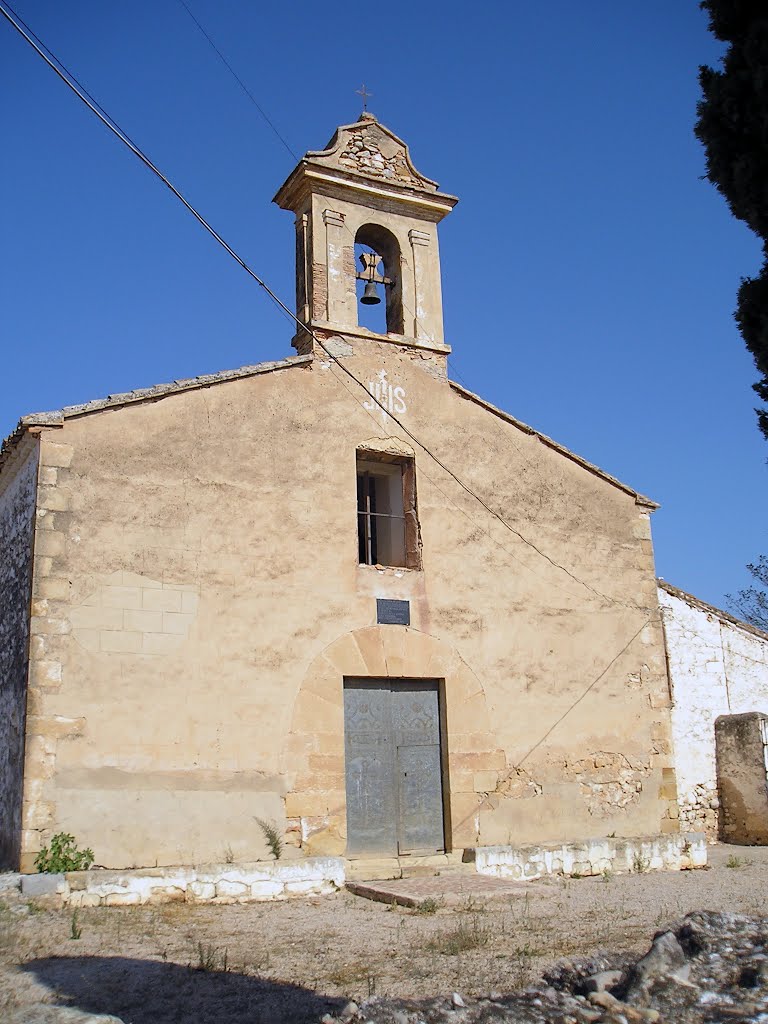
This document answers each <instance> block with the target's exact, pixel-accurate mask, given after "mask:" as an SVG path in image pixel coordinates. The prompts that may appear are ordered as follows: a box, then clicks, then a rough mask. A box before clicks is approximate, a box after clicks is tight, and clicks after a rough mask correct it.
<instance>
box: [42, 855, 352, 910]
mask: <svg viewBox="0 0 768 1024" xmlns="http://www.w3.org/2000/svg"><path fill="white" fill-rule="evenodd" d="M344 881H345V872H344V861H343V859H342V858H341V857H308V858H307V859H306V860H300V861H287V862H286V863H284V864H282V863H269V862H262V861H259V862H258V863H253V864H207V865H204V866H202V867H199V868H194V867H177V868H172V867H168V868H139V869H131V870H128V871H111V870H109V871H101V870H95V871H94V870H90V871H70V872H67V873H66V874H65V875H62V876H59V882H58V885H57V887H56V892H57V893H58V895H59V896H61V897H62V900H63V902H64V904H65V905H68V906H70V907H98V906H107V907H114V906H138V905H140V904H144V903H172V902H176V901H178V902H187V903H252V902H259V901H264V900H283V899H289V898H290V897H292V896H323V895H326V894H328V893H332V892H336V891H337V890H338V889H341V888H343V886H344Z"/></svg>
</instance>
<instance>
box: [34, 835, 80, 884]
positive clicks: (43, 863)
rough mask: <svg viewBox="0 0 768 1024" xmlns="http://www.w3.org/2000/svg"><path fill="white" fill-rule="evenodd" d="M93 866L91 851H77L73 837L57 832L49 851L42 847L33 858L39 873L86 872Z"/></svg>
mask: <svg viewBox="0 0 768 1024" xmlns="http://www.w3.org/2000/svg"><path fill="white" fill-rule="evenodd" d="M91 864H93V850H91V849H90V848H86V849H85V850H78V848H77V843H76V842H75V837H74V836H71V835H69V833H68V832H57V833H56V835H55V836H54V837H53V839H51V847H50V849H49V848H48V847H47V846H44V847H43V848H42V850H41V851H40V853H38V855H37V856H36V857H35V867H36V868H37V870H38V871H40V872H45V873H51V874H59V873H60V872H62V871H87V870H88V868H89V867H90V866H91Z"/></svg>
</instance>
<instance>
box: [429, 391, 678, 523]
mask: <svg viewBox="0 0 768 1024" xmlns="http://www.w3.org/2000/svg"><path fill="white" fill-rule="evenodd" d="M448 383H449V384H450V386H451V387H452V388H453V389H454V391H457V392H458V393H459V394H460V395H461V396H462V397H463V398H466V399H467V400H468V401H470V402H476V403H477V404H478V405H481V406H482V407H483V408H484V409H487V410H488V411H489V412H492V413H493V414H494V415H495V416H498V417H499V418H500V419H503V420H506V421H507V422H508V423H511V424H512V425H513V426H515V427H517V428H518V430H522V432H523V433H524V434H531V435H533V436H535V437H537V438H538V439H539V440H540V441H541V442H542V443H543V444H545V445H546V446H547V447H548V448H552V449H553V450H554V451H556V452H560V454H561V455H564V456H565V457H566V458H568V459H571V461H572V462H575V463H576V464H577V465H579V466H581V467H582V468H583V469H586V470H587V471H588V472H589V473H592V474H594V476H598V477H600V479H601V480H605V481H606V483H609V484H612V485H613V486H614V487H617V488H618V489H619V490H620V491H624V493H625V494H629V495H631V496H632V497H633V498H634V499H635V503H636V504H637V505H643V506H644V507H646V508H648V509H650V510H651V511H655V510H656V509H657V508H659V507H660V506H659V503H658V502H656V501H653V499H652V498H648V497H646V496H645V495H644V494H641V493H640V492H639V491H636V490H635V489H634V487H630V486H629V485H628V484H625V483H622V481H621V480H619V479H618V478H617V477H615V476H611V474H610V473H606V471H605V470H604V469H600V467H599V466H596V465H594V463H592V462H588V461H587V460H586V459H584V458H582V457H581V455H577V454H576V453H575V452H572V451H571V450H570V448H566V447H565V445H562V444H559V443H558V442H557V441H554V440H553V439H552V438H551V437H547V435H546V434H542V433H541V432H540V431H538V430H536V429H535V428H534V427H530V426H528V424H527V423H523V422H522V420H518V419H515V417H514V416H512V415H511V414H510V413H508V412H504V410H503V409H499V407H498V406H496V405H493V404H492V403H491V402H488V401H486V400H485V399H484V398H481V397H480V395H476V394H475V393H474V391H468V390H467V388H465V387H462V386H461V384H457V383H456V381H454V380H449V381H448Z"/></svg>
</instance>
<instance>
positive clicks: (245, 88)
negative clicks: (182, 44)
mask: <svg viewBox="0 0 768 1024" xmlns="http://www.w3.org/2000/svg"><path fill="white" fill-rule="evenodd" d="M179 4H180V5H181V6H182V7H183V8H184V10H185V11H186V12H187V14H188V15H189V16H190V18H191V19H192V21H193V22H194V23H195V25H197V27H198V28H199V29H200V32H201V33H202V35H203V37H204V38H205V39H206V40H207V41H208V43H209V44H210V46H211V49H212V50H213V52H214V53H215V54H216V56H217V57H218V58H219V60H220V61H221V62H222V64H223V65H224V67H225V68H226V69H227V71H229V73H230V74H231V75H232V77H233V78H234V80H235V81H236V82H237V84H238V85H239V86H240V88H241V89H242V90H243V92H244V93H245V95H246V96H247V97H248V99H249V100H250V101H251V103H252V104H253V105H254V107H255V108H256V110H258V112H259V114H260V115H261V117H262V118H263V120H264V121H265V123H266V124H268V125H269V127H270V128H271V129H272V132H273V133H274V135H275V137H276V138H277V139H279V141H280V142H281V143H282V145H283V146H284V147H285V148H286V149H287V150H288V152H289V153H290V154H291V156H292V157H293V159H294V160H295V161H296V162H297V163H298V161H299V160H301V157H300V156H299V155H298V154H297V153H296V152H295V150H293V149H292V148H291V146H290V145H289V144H288V143H287V142H286V141H285V138H284V137H283V135H282V134H281V133H280V131H279V129H278V128H277V126H276V125H275V123H274V121H273V120H272V118H271V117H270V116H269V114H267V112H266V110H265V109H264V107H263V106H262V105H261V103H259V101H258V100H257V99H256V97H255V96H254V95H253V93H252V92H251V90H250V89H249V88H248V86H247V85H246V84H245V82H243V80H242V78H241V77H240V76H239V75H238V73H237V72H236V71H235V69H234V67H233V66H232V64H231V63H230V61H229V60H227V58H226V56H225V55H224V54H223V53H222V51H221V50H220V49H219V47H218V46H217V45H216V43H215V42H214V41H213V39H212V38H211V34H210V33H209V32H208V31H207V30H206V28H205V26H204V25H203V24H202V22H201V21H200V19H199V18H198V17H196V15H194V14H193V13H192V10H191V9H190V7H189V5H188V4H187V3H186V2H185V0H179ZM344 228H345V230H346V231H347V233H348V234H349V235H350V237H351V238H352V240H353V241H354V235H353V234H352V232H351V231H350V229H349V227H348V225H347V224H346V223H345V224H344ZM403 308H404V309H405V311H406V312H407V313H410V314H411V316H412V317H413V318H414V320H415V321H416V323H419V322H420V321H419V318H418V317H417V316H416V314H415V312H414V311H413V310H412V309H409V307H408V306H407V305H406V304H405V303H403ZM457 364H458V359H457V358H456V356H455V354H452V355H451V365H452V366H453V373H454V374H455V376H456V377H457V378H458V379H459V381H460V382H461V383H462V384H464V386H465V387H466V388H467V390H470V389H469V385H468V384H467V383H466V382H465V381H464V379H463V377H462V375H461V373H459V371H458V370H457Z"/></svg>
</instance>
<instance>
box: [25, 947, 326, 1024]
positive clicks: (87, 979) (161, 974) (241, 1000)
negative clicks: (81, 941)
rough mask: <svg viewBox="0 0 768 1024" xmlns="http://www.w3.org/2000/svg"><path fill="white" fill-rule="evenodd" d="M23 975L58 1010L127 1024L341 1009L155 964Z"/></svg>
mask: <svg viewBox="0 0 768 1024" xmlns="http://www.w3.org/2000/svg"><path fill="white" fill-rule="evenodd" d="M23 969H24V970H26V971H29V972H31V973H32V974H34V975H35V978H36V979H37V980H38V981H39V982H41V983H42V984H43V985H47V986H48V987H49V988H50V989H51V990H52V991H54V992H55V993H56V995H57V997H58V1000H59V1004H60V1005H64V1006H68V1007H70V1008H71V1009H78V1010H83V1011H86V1012H89V1013H101V1014H112V1015H114V1016H116V1017H119V1018H121V1019H122V1020H124V1021H126V1022H130V1024H171V1022H173V1024H199V1022H201V1021H205V1022H207V1024H268V1022H269V1024H303V1022H307V1024H309V1022H314V1021H318V1020H319V1019H320V1017H322V1015H323V1014H324V1013H328V1012H330V1013H333V1014H337V1013H338V1012H339V1011H340V1010H341V1008H342V1007H343V1006H344V1004H345V1000H340V999H334V998H330V997H328V998H326V997H323V996H322V995H319V994H317V993H315V992H311V991H310V990H309V989H305V988H301V987H300V986H298V985H291V984H289V983H288V982H280V981H268V980H267V979H265V978H259V977H248V976H245V975H243V974H235V973H234V972H231V971H229V972H225V971H216V970H214V971H208V970H205V971H204V970H195V969H193V968H192V967H182V966H181V965H180V964H170V963H160V962H158V961H153V960H130V959H127V958H125V957H99V956H94V957H89V956H86V957H48V958H46V959H43V960H30V961H29V962H28V963H26V964H24V968H23Z"/></svg>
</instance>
